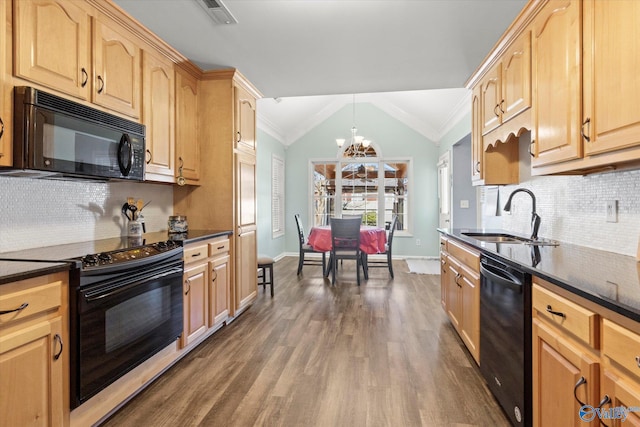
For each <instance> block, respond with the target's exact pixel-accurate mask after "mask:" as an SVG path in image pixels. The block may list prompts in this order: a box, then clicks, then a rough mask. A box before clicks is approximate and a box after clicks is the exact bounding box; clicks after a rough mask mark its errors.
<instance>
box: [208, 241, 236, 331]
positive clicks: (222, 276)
mask: <svg viewBox="0 0 640 427" xmlns="http://www.w3.org/2000/svg"><path fill="white" fill-rule="evenodd" d="M209 247H210V248H211V250H212V251H214V255H213V256H212V258H213V259H212V260H211V261H210V262H209V285H210V288H209V325H210V326H211V327H213V326H216V325H219V324H221V323H223V322H225V321H226V320H227V318H228V317H229V286H230V284H231V283H230V274H229V261H230V259H231V257H230V256H229V252H228V251H229V239H227V238H225V239H224V240H221V241H216V242H214V243H210V244H209ZM216 248H218V249H216Z"/></svg>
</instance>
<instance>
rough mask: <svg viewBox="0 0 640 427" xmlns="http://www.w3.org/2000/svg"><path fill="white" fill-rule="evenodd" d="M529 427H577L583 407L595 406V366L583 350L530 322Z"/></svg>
mask: <svg viewBox="0 0 640 427" xmlns="http://www.w3.org/2000/svg"><path fill="white" fill-rule="evenodd" d="M532 335H533V349H532V351H533V425H534V426H537V427H546V426H567V427H568V426H579V425H584V422H583V421H582V419H581V418H580V409H581V408H582V407H583V405H592V406H594V407H596V406H598V403H597V402H596V401H597V399H598V379H599V372H600V365H599V363H598V362H597V361H596V360H595V359H593V358H592V357H590V356H589V354H588V353H587V351H586V350H583V349H582V347H581V346H580V345H578V344H576V343H574V342H572V341H570V340H568V339H567V338H565V337H564V336H563V335H562V334H560V333H559V332H557V331H556V330H554V329H553V328H552V327H550V326H547V325H546V324H545V323H544V322H541V321H540V320H538V319H534V320H533V328H532Z"/></svg>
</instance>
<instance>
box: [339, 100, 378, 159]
mask: <svg viewBox="0 0 640 427" xmlns="http://www.w3.org/2000/svg"><path fill="white" fill-rule="evenodd" d="M352 105H353V127H352V128H351V139H349V145H348V146H347V148H345V149H344V151H343V156H344V157H367V151H368V149H369V146H370V145H371V141H369V140H368V139H364V136H361V135H358V128H356V125H355V123H356V95H355V94H354V95H353V103H352ZM345 142H346V140H345V139H344V138H338V139H336V144H338V147H342V146H343V145H344V143H345Z"/></svg>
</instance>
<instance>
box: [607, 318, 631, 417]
mask: <svg viewBox="0 0 640 427" xmlns="http://www.w3.org/2000/svg"><path fill="white" fill-rule="evenodd" d="M602 325H603V331H602V354H603V356H604V357H605V361H606V362H608V363H607V364H606V365H605V369H604V372H603V376H602V392H601V394H602V395H607V396H609V398H610V399H611V401H610V402H609V403H608V404H607V405H605V406H604V408H605V409H608V408H619V407H621V406H624V407H626V408H629V407H636V408H640V334H638V333H636V332H633V331H631V330H629V329H627V328H625V327H623V326H620V325H618V324H617V323H615V322H612V321H610V320H608V319H604V320H603V321H602ZM608 425H610V426H627V425H632V426H640V412H629V414H628V416H627V419H626V420H625V421H624V422H623V421H622V420H620V419H617V420H611V422H609V423H608Z"/></svg>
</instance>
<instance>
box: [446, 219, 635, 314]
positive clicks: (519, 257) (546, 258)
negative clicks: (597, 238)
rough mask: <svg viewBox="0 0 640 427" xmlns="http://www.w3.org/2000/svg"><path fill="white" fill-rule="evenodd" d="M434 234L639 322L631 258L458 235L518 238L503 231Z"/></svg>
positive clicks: (580, 248) (567, 246)
mask: <svg viewBox="0 0 640 427" xmlns="http://www.w3.org/2000/svg"><path fill="white" fill-rule="evenodd" d="M438 231H439V232H440V233H442V234H445V235H447V236H449V237H452V238H454V239H456V240H459V241H461V242H464V243H467V244H469V245H471V246H473V247H475V248H477V249H479V250H480V251H482V252H484V253H486V254H491V255H494V256H496V255H497V256H498V257H499V258H501V259H502V260H504V261H506V262H507V263H510V264H512V265H514V266H517V267H520V268H522V269H523V270H525V271H526V272H528V273H530V274H532V275H535V276H538V277H541V278H542V279H545V280H547V281H549V282H551V283H554V284H556V285H558V286H560V287H562V288H564V289H566V290H568V291H570V292H573V293H575V294H576V295H579V296H582V297H584V298H587V299H589V300H591V301H593V302H595V303H597V304H599V305H601V306H603V307H606V308H608V309H610V310H612V311H615V312H617V313H620V314H622V315H624V316H626V317H629V318H631V319H633V320H635V321H638V322H640V263H638V261H637V260H636V259H635V257H632V256H627V255H621V254H616V253H613V252H606V251H602V250H598V249H592V248H588V247H585V246H577V245H572V244H569V243H563V242H560V244H559V245H558V246H531V245H525V244H505V243H488V242H484V241H481V240H476V239H474V238H473V237H469V236H465V235H463V234H462V233H467V232H498V233H499V232H502V233H508V234H515V235H518V234H517V233H511V232H507V231H504V230H470V229H444V228H443V229H438ZM521 237H526V236H521Z"/></svg>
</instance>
